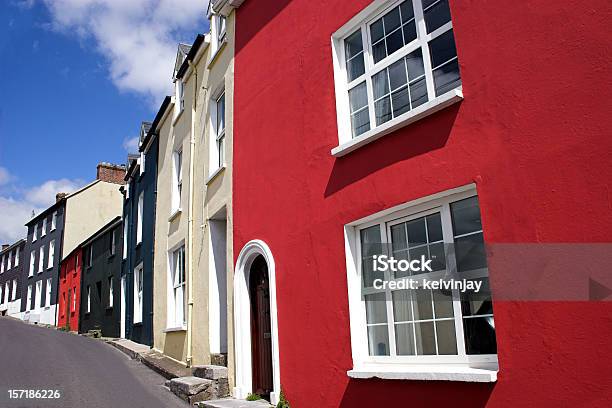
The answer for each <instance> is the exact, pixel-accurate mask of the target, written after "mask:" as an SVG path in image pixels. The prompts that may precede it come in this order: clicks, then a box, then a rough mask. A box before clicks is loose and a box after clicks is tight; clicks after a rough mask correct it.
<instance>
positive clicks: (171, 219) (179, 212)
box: [168, 208, 183, 222]
mask: <svg viewBox="0 0 612 408" xmlns="http://www.w3.org/2000/svg"><path fill="white" fill-rule="evenodd" d="M181 212H183V210H181V209H180V208H179V209H178V210H175V211H174V212H173V213H172V214H170V217H168V222H172V221H174V219H175V218H177V217H178V216H179V215H181Z"/></svg>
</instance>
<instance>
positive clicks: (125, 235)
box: [123, 214, 130, 259]
mask: <svg viewBox="0 0 612 408" xmlns="http://www.w3.org/2000/svg"><path fill="white" fill-rule="evenodd" d="M129 221H130V216H129V214H126V217H125V218H124V219H123V259H127V252H128V228H129Z"/></svg>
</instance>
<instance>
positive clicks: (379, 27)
mask: <svg viewBox="0 0 612 408" xmlns="http://www.w3.org/2000/svg"><path fill="white" fill-rule="evenodd" d="M370 35H371V37H372V43H375V42H376V41H378V40H380V39H381V38H383V37H384V35H385V33H384V31H383V23H382V18H381V19H380V20H376V21H375V22H374V24H372V25H371V26H370Z"/></svg>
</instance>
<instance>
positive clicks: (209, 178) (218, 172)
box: [206, 165, 225, 184]
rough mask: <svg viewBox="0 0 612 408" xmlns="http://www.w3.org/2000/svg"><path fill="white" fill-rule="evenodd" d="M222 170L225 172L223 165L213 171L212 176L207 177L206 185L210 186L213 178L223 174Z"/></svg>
mask: <svg viewBox="0 0 612 408" xmlns="http://www.w3.org/2000/svg"><path fill="white" fill-rule="evenodd" d="M224 170H225V165H223V166H221V167H219V168H218V169H217V170H215V171H213V172H212V174H211V175H210V176H208V179H206V184H210V183H211V182H212V181H213V180H214V179H215V178H217V176H218V175H219V174H221V173H223V171H224Z"/></svg>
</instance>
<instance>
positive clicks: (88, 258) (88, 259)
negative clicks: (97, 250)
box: [85, 243, 93, 268]
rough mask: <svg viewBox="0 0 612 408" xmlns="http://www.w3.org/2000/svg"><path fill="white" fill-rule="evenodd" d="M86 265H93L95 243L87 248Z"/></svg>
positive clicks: (88, 266)
mask: <svg viewBox="0 0 612 408" xmlns="http://www.w3.org/2000/svg"><path fill="white" fill-rule="evenodd" d="M85 258H86V259H85V267H87V268H91V266H92V265H93V243H92V244H89V246H88V247H87V248H86V249H85Z"/></svg>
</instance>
